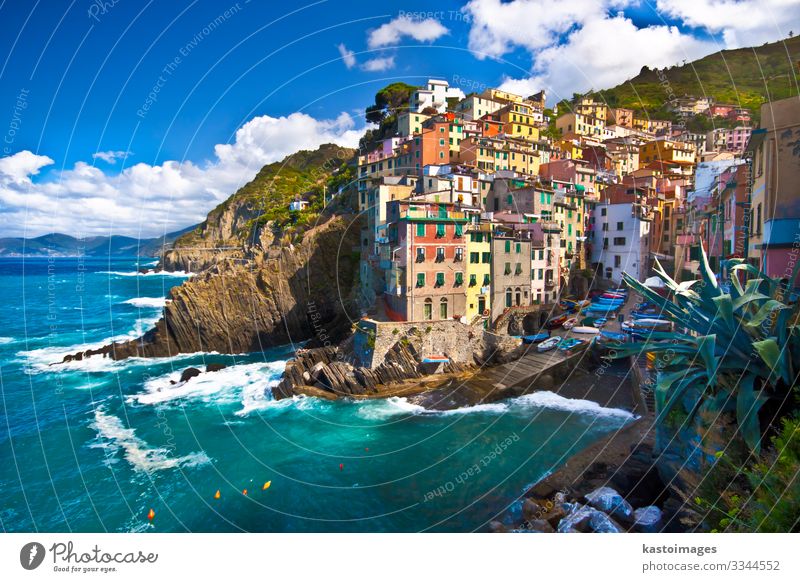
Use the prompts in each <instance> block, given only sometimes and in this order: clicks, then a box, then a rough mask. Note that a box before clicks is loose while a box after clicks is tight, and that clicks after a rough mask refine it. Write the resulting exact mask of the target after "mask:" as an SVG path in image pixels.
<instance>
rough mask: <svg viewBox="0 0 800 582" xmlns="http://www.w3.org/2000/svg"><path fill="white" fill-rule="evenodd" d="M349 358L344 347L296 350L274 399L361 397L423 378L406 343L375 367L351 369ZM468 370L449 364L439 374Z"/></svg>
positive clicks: (396, 346)
mask: <svg viewBox="0 0 800 582" xmlns="http://www.w3.org/2000/svg"><path fill="white" fill-rule="evenodd" d="M350 359H351V358H350V357H349V356H348V354H347V351H346V349H345V348H343V347H331V346H328V347H323V348H314V349H309V350H301V351H298V353H297V357H296V358H295V359H294V360H292V361H290V362H289V363H288V364H287V365H286V371H285V372H284V375H283V379H282V380H281V381H280V383H279V384H278V385H277V386H275V387H274V388H273V389H272V394H273V396H274V397H275V398H276V399H282V398H291V397H292V396H296V395H300V394H304V395H307V396H318V397H322V398H336V397H342V396H362V395H368V394H378V393H379V388H378V387H379V386H382V385H386V384H391V383H394V382H402V381H404V380H409V379H413V378H420V377H422V376H424V375H425V371H424V370H423V365H422V363H421V358H420V356H419V353H418V352H417V350H416V349H415V347H414V345H413V344H412V343H408V342H400V341H398V342H396V343H395V344H394V345H393V346H392V347H391V348H390V349H389V350H388V351H387V353H386V356H385V358H384V361H383V362H382V363H381V364H380V365H379V366H377V367H375V368H367V367H360V366H359V367H357V366H354V365H353V364H352V363H350ZM468 368H469V366H468V365H467V364H460V363H457V362H448V363H446V364H444V366H443V369H442V372H444V373H458V372H462V371H465V370H467V369H468Z"/></svg>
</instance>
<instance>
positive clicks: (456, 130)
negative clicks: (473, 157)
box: [449, 119, 464, 159]
mask: <svg viewBox="0 0 800 582" xmlns="http://www.w3.org/2000/svg"><path fill="white" fill-rule="evenodd" d="M449 139H450V158H451V159H452V158H453V157H454V156H455V155H456V154H457V153H458V151H459V150H460V149H461V140H463V139H464V124H463V122H462V121H461V120H460V119H454V120H453V121H451V122H450V132H449Z"/></svg>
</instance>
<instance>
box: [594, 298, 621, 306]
mask: <svg viewBox="0 0 800 582" xmlns="http://www.w3.org/2000/svg"><path fill="white" fill-rule="evenodd" d="M593 303H594V304H595V305H605V304H607V303H613V304H618V305H622V304H623V303H625V300H624V299H617V298H614V297H600V298H599V299H595V300H594V301H593Z"/></svg>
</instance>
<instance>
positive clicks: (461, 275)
mask: <svg viewBox="0 0 800 582" xmlns="http://www.w3.org/2000/svg"><path fill="white" fill-rule="evenodd" d="M463 284H464V273H462V272H461V271H456V278H455V281H454V283H453V285H454V286H456V287H461V286H462V285H463Z"/></svg>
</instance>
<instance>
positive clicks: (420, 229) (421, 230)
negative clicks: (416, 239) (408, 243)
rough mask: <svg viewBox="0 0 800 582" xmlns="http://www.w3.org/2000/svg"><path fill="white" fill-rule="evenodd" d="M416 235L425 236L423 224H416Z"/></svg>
mask: <svg viewBox="0 0 800 582" xmlns="http://www.w3.org/2000/svg"><path fill="white" fill-rule="evenodd" d="M417 236H425V225H424V224H418V225H417Z"/></svg>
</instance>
